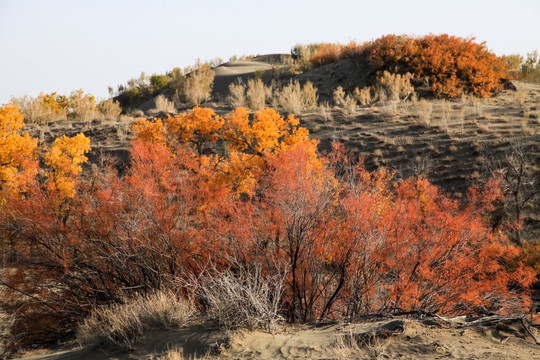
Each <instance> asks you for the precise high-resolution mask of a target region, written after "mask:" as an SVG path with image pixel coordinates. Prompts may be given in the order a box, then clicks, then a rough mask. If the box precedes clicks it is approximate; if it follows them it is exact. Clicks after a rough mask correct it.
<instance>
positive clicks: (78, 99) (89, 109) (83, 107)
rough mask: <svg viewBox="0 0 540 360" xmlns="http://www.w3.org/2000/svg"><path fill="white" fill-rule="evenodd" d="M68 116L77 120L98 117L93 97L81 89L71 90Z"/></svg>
mask: <svg viewBox="0 0 540 360" xmlns="http://www.w3.org/2000/svg"><path fill="white" fill-rule="evenodd" d="M70 107H71V114H70V116H71V117H73V118H75V119H76V120H79V121H92V120H94V119H97V118H98V117H99V111H98V109H97V106H96V102H95V100H94V97H93V96H91V95H89V94H84V93H83V92H82V91H81V90H79V91H76V92H73V93H72V95H71V96H70Z"/></svg>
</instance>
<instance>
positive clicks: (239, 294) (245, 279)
mask: <svg viewBox="0 0 540 360" xmlns="http://www.w3.org/2000/svg"><path fill="white" fill-rule="evenodd" d="M284 286H285V274H284V273H280V272H278V273H276V274H263V272H262V271H261V269H260V268H259V267H256V268H254V269H239V271H238V272H233V271H231V270H225V271H222V272H214V273H211V274H206V276H205V277H204V279H203V280H202V281H200V282H198V283H197V284H196V285H195V293H196V294H197V296H198V297H199V299H201V301H202V303H203V304H205V307H206V313H207V315H208V317H209V318H210V319H213V320H215V321H217V322H218V323H219V324H220V325H221V326H223V327H224V328H226V329H232V328H237V327H241V328H249V329H257V328H261V329H267V330H269V331H271V330H272V329H273V328H274V327H275V326H276V323H277V322H278V321H279V320H280V319H281V316H280V315H279V311H280V300H281V296H282V293H283V290H284Z"/></svg>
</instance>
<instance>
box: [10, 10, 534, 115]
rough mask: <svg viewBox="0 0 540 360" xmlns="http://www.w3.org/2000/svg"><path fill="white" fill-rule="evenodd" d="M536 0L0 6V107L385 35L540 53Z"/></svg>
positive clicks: (101, 94)
mask: <svg viewBox="0 0 540 360" xmlns="http://www.w3.org/2000/svg"><path fill="white" fill-rule="evenodd" d="M539 19H540V0H512V1H508V0H506V1H500V0H450V1H442V0H425V1H424V0H384V1H375V0H369V1H364V0H324V1H319V0H309V1H304V0H302V1H294V0H285V1H282V0H274V1H256V0H221V1H218V0H198V1H191V0H189V1H188V0H186V1H182V0H178V1H173V0H152V1H150V0H146V1H139V0H129V1H123V0H117V1H115V0H104V1H102V0H92V1H90V0H88V1H83V0H78V1H75V0H65V1H61V0H41V1H40V0H0V44H2V47H3V50H2V52H0V104H4V103H7V102H8V101H9V100H10V98H11V97H12V96H17V97H18V96H23V95H29V96H37V95H38V94H39V93H40V92H45V93H50V92H54V91H56V92H57V93H59V94H69V93H71V91H72V90H76V89H82V90H84V91H85V92H88V93H91V94H93V95H95V96H96V97H98V98H101V99H105V98H107V97H109V95H108V87H109V86H112V87H114V88H116V87H117V85H119V84H123V83H126V82H127V81H128V80H129V79H131V78H137V77H139V75H140V73H141V72H145V73H146V74H154V73H156V74H162V73H165V72H167V71H170V70H171V69H173V68H174V67H181V68H183V67H186V66H188V65H192V64H194V63H195V62H196V60H197V59H198V58H200V59H201V60H203V61H204V60H210V59H213V58H216V57H220V58H222V59H224V60H227V59H229V58H230V57H231V56H232V55H244V54H245V55H248V54H270V53H289V52H290V50H291V48H292V47H293V46H294V45H295V44H299V43H312V42H340V43H346V42H348V41H350V40H356V41H360V42H362V41H368V40H373V39H376V38H378V37H380V36H382V35H386V34H409V35H424V34H429V33H433V34H440V33H447V34H450V35H456V36H461V37H470V36H474V37H475V38H476V39H477V41H478V42H484V41H485V42H486V45H487V47H488V48H489V49H490V50H492V51H494V52H495V53H496V54H498V55H503V54H514V53H519V54H522V55H525V54H526V53H529V52H531V51H533V50H535V49H538V50H540V20H539Z"/></svg>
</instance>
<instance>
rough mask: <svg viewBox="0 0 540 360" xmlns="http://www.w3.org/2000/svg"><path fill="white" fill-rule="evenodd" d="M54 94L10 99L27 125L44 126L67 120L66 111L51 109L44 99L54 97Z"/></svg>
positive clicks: (59, 108)
mask: <svg viewBox="0 0 540 360" xmlns="http://www.w3.org/2000/svg"><path fill="white" fill-rule="evenodd" d="M55 94H56V93H53V94H50V95H45V94H44V93H41V94H40V95H39V96H38V97H37V98H33V97H30V96H28V95H25V96H22V97H14V98H12V99H11V102H12V103H13V105H15V106H17V107H18V108H19V111H20V112H21V114H22V115H23V116H24V121H25V122H27V123H35V124H44V123H48V122H51V121H58V120H64V119H66V118H67V110H66V108H64V107H56V106H54V107H51V106H49V104H50V103H48V102H47V101H46V100H45V98H46V97H47V96H51V95H52V96H53V97H54V96H55Z"/></svg>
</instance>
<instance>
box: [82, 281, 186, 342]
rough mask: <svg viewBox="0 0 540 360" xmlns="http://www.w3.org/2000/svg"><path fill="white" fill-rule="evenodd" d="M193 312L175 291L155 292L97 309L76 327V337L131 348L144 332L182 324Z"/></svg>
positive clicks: (85, 340)
mask: <svg viewBox="0 0 540 360" xmlns="http://www.w3.org/2000/svg"><path fill="white" fill-rule="evenodd" d="M194 314H195V310H194V307H193V306H192V305H191V304H190V303H189V302H187V301H186V300H183V299H180V298H178V295H177V294H175V293H174V292H172V291H158V292H156V293H154V294H151V295H140V296H137V297H134V298H131V299H126V300H125V303H123V304H114V305H111V306H108V307H102V308H97V309H96V310H94V312H92V313H91V314H90V316H88V317H87V318H86V319H85V320H84V321H83V322H82V324H81V325H80V326H79V329H78V335H77V339H78V341H79V342H80V343H82V344H101V343H106V344H110V345H115V346H119V347H122V348H125V349H132V348H133V346H134V345H135V344H137V342H138V341H139V339H140V337H141V335H143V334H144V333H145V332H146V331H148V330H150V329H154V328H158V329H172V328H178V327H181V326H183V325H185V324H186V323H187V322H189V321H190V320H191V319H192V317H193V316H194Z"/></svg>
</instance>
